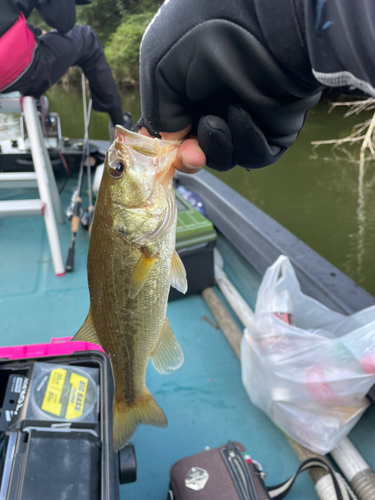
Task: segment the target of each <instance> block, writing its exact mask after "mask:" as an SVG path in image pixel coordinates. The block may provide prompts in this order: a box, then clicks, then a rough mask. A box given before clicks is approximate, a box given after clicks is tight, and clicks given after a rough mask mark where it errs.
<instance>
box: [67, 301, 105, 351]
mask: <svg viewBox="0 0 375 500" xmlns="http://www.w3.org/2000/svg"><path fill="white" fill-rule="evenodd" d="M71 341H73V342H79V341H81V342H92V343H93V344H97V345H100V340H99V338H98V335H97V333H96V330H95V326H94V322H93V320H92V315H91V309H90V310H89V313H88V315H87V317H86V319H85V322H84V323H83V325H82V326H81V328H80V329H79V330H78V332H77V333H76V334H75V335H74V337H73V338H72V339H71Z"/></svg>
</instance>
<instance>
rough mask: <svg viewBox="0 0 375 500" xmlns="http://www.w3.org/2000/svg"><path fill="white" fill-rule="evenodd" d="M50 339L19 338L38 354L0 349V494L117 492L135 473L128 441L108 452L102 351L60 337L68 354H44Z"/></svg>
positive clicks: (89, 498) (5, 497)
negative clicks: (30, 342) (39, 341)
mask: <svg viewBox="0 0 375 500" xmlns="http://www.w3.org/2000/svg"><path fill="white" fill-rule="evenodd" d="M53 341H54V342H52V344H39V345H35V346H32V345H31V346H24V347H25V348H26V347H27V349H26V350H25V355H26V356H32V353H33V352H34V353H36V356H42V357H36V356H35V354H34V357H28V358H24V359H13V358H14V354H16V353H18V352H19V348H17V347H15V348H1V349H0V358H1V359H0V406H1V413H0V477H1V484H0V499H1V500H35V499H38V500H63V499H66V498H74V500H119V498H120V484H124V483H129V482H133V481H135V480H136V460H135V452H134V448H133V446H132V445H127V446H126V447H125V448H124V449H123V450H121V451H120V452H119V453H114V452H113V448H112V398H113V380H112V373H111V367H110V363H109V360H108V357H107V356H106V354H104V353H103V352H102V351H99V350H88V351H80V352H71V351H72V350H74V344H81V343H75V342H74V343H69V342H68V339H61V342H60V345H59V346H58V347H59V350H60V352H67V353H68V354H65V355H57V356H48V355H47V356H45V354H46V353H48V351H51V352H55V351H56V344H57V343H58V342H56V339H53ZM65 344H66V346H65V347H66V349H64V345H65ZM77 348H78V349H80V348H82V346H80V345H78V346H77ZM87 348H90V346H87ZM91 348H92V347H91ZM40 353H41V354H40ZM4 358H9V359H4Z"/></svg>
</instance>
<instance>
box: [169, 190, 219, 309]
mask: <svg viewBox="0 0 375 500" xmlns="http://www.w3.org/2000/svg"><path fill="white" fill-rule="evenodd" d="M175 194H176V202H177V210H178V216H177V231H176V250H177V252H178V254H179V256H180V257H181V260H182V262H183V263H184V266H185V269H186V274H187V281H188V290H187V292H186V295H192V294H194V293H200V292H201V291H202V290H204V289H205V288H207V287H211V286H213V285H214V284H215V280H214V248H215V244H216V237H217V235H216V231H215V229H214V226H213V224H212V222H211V221H210V220H208V219H207V218H206V217H205V216H204V215H203V214H202V213H201V212H200V211H199V210H197V209H196V208H194V207H192V206H191V205H190V203H189V202H188V201H187V200H185V198H183V196H182V195H181V194H180V193H179V192H178V191H175ZM183 296H184V295H183V294H182V293H180V292H178V291H177V290H175V289H174V288H171V291H170V294H169V300H170V301H172V300H175V299H179V298H181V297H183Z"/></svg>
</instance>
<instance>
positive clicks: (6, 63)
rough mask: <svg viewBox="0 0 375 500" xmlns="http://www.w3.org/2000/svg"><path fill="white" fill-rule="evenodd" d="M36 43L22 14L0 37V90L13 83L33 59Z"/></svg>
mask: <svg viewBox="0 0 375 500" xmlns="http://www.w3.org/2000/svg"><path fill="white" fill-rule="evenodd" d="M36 46H37V43H36V41H35V38H34V35H33V33H32V32H31V30H30V29H29V28H28V27H27V25H26V21H25V17H24V15H23V14H20V15H19V18H18V21H17V22H16V23H14V24H13V26H12V27H11V28H10V29H9V30H8V31H7V32H6V33H5V34H4V35H3V36H2V37H0V92H1V91H3V90H5V89H6V87H8V86H9V85H10V84H12V83H14V82H15V81H16V80H17V79H18V78H19V77H20V76H22V75H23V73H24V72H25V71H26V70H27V68H28V67H29V66H30V64H31V63H32V61H33V57H34V52H35V48H36Z"/></svg>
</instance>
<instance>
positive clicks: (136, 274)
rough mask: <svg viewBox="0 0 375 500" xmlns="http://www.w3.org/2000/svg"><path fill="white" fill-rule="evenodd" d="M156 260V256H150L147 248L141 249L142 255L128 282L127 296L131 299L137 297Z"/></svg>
mask: <svg viewBox="0 0 375 500" xmlns="http://www.w3.org/2000/svg"><path fill="white" fill-rule="evenodd" d="M157 258H158V254H156V255H154V256H151V254H150V252H149V251H148V250H147V248H144V249H142V254H141V256H140V258H139V261H138V262H137V264H136V266H135V268H134V271H133V276H132V279H131V282H130V287H129V292H128V296H129V297H130V298H131V299H134V297H136V296H137V294H138V292H139V291H140V290H141V288H142V287H143V285H144V284H145V281H146V279H147V276H148V275H149V274H150V271H151V269H152V266H153V265H154V264H155V262H156V259H157Z"/></svg>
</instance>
